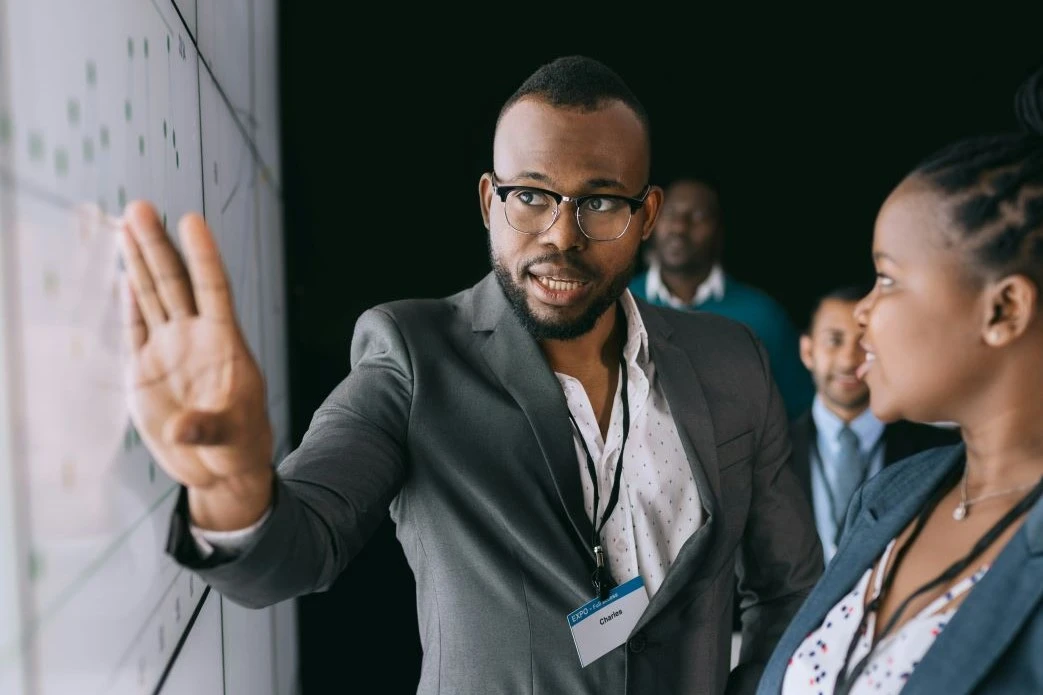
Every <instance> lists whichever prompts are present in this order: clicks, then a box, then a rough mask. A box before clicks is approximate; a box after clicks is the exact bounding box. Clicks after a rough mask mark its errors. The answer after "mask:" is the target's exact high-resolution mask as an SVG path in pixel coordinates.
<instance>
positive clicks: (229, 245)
mask: <svg viewBox="0 0 1043 695" xmlns="http://www.w3.org/2000/svg"><path fill="white" fill-rule="evenodd" d="M276 22H277V13H276V0H91V2H83V0H0V693H3V694H4V695H9V694H10V695H65V694H70V693H76V694H77V695H79V694H81V693H86V694H90V693H106V694H108V693H115V694H117V695H123V694H131V693H134V694H138V693H162V694H163V695H171V694H176V695H180V694H181V693H185V694H186V695H189V694H190V695H202V694H209V693H228V694H232V693H244V694H245V693H250V694H254V693H259V694H262V695H269V694H270V695H291V694H293V693H296V692H297V691H298V685H297V684H298V677H297V664H298V659H297V639H296V612H295V606H294V604H293V603H292V602H287V603H284V604H280V605H277V606H273V607H271V608H268V609H264V610H250V609H245V608H242V607H240V606H237V605H235V604H233V603H231V602H229V601H225V600H224V599H223V598H222V597H221V596H219V595H218V594H216V592H212V591H210V589H209V587H207V586H206V585H205V584H203V583H201V582H200V580H199V579H198V578H197V577H195V575H193V574H192V573H191V572H188V571H186V570H183V569H181V568H180V567H178V566H177V565H176V564H175V563H174V562H173V561H172V560H171V559H170V558H169V557H168V556H167V555H166V554H165V552H164V546H165V542H166V534H167V527H168V524H169V519H170V514H171V510H172V507H173V504H174V501H175V498H176V492H177V485H176V484H175V483H174V482H173V481H172V480H171V479H169V478H168V477H167V476H166V475H165V474H164V473H163V471H162V470H161V469H160V468H159V467H158V466H157V465H156V464H155V462H154V461H153V460H152V459H151V458H150V456H149V454H148V451H147V450H146V449H145V448H144V447H143V446H142V444H141V440H140V438H139V437H138V435H137V433H136V432H135V431H134V429H133V427H132V426H130V421H129V418H128V415H127V411H126V405H125V403H124V400H123V396H122V384H121V351H122V349H123V348H122V346H121V344H120V332H119V313H118V301H117V296H116V292H115V288H116V280H117V277H118V267H119V266H118V264H119V262H118V251H117V247H116V243H115V241H116V238H115V234H114V222H115V219H116V217H117V216H118V215H119V214H120V211H121V210H122V208H123V206H124V205H125V204H126V202H127V201H129V200H132V199H135V198H145V199H148V200H151V201H152V202H153V203H155V204H156V206H157V208H158V209H159V211H160V213H161V216H162V217H163V218H164V220H165V222H166V224H167V225H168V229H169V228H173V227H174V225H175V224H176V221H177V219H178V218H179V217H180V216H181V215H182V214H184V213H185V212H188V211H191V210H200V211H203V212H204V214H205V215H206V217H207V219H208V221H209V222H210V224H211V226H212V227H213V229H214V231H215V234H216V236H217V239H218V244H219V245H220V247H221V249H222V251H223V253H224V254H225V258H226V265H227V269H228V272H229V276H230V279H231V282H232V289H233V297H234V300H235V302H236V306H237V310H238V311H239V315H240V317H241V321H242V325H243V329H244V334H245V335H246V336H247V339H248V342H249V345H250V348H251V350H252V352H253V354H254V356H255V357H256V358H257V360H258V361H259V363H260V364H261V366H262V368H263V369H264V372H265V378H266V382H267V384H268V401H269V402H268V405H269V412H270V414H271V417H272V420H273V427H274V428H275V433H276V442H277V449H278V451H277V452H276V458H277V459H278V458H280V457H281V456H282V455H284V454H285V453H287V451H288V449H289V408H288V401H287V396H288V390H287V376H286V372H287V364H286V359H287V357H286V345H285V334H286V314H285V299H284V297H285V280H284V278H285V273H284V268H283V230H282V192H281V186H280V174H279V166H280V162H279V157H278V151H279V136H278V133H279V114H278V88H277V78H278V73H277V55H278V51H277V48H278V47H277V43H276V40H277V35H276V29H277V26H276ZM175 243H176V240H175Z"/></svg>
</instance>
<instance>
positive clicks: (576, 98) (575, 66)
mask: <svg viewBox="0 0 1043 695" xmlns="http://www.w3.org/2000/svg"><path fill="white" fill-rule="evenodd" d="M530 96H533V97H539V98H540V99H542V100H544V101H546V102H547V103H549V104H551V105H552V106H560V107H572V108H577V109H582V110H585V111H595V110H597V109H598V108H600V107H601V106H602V105H603V104H604V102H606V101H612V100H619V101H621V102H623V103H624V104H625V105H626V106H627V107H629V108H630V109H631V110H632V111H633V112H634V113H635V114H636V115H637V118H638V120H639V121H641V125H642V126H643V127H644V130H645V138H646V140H647V143H648V149H649V152H650V153H651V149H652V147H651V143H652V126H651V122H650V121H649V119H648V112H647V111H645V107H644V105H643V104H642V103H641V100H640V99H638V98H637V95H635V94H634V92H632V91H631V89H630V87H628V86H627V83H626V82H625V81H624V80H623V78H622V77H620V76H619V74H618V73H617V72H616V71H615V70H613V69H612V68H610V67H608V66H607V65H605V64H604V63H602V62H601V61H599V60H597V59H595V58H590V57H588V56H582V55H570V56H562V57H560V58H556V59H554V60H552V61H551V62H549V63H546V64H544V65H541V66H540V67H539V68H537V70H536V72H534V73H532V74H531V75H529V77H528V78H526V80H525V81H524V82H522V84H521V86H520V87H518V89H517V90H515V92H514V94H512V95H511V96H510V97H508V99H507V101H505V102H504V104H503V106H502V107H501V108H500V114H499V116H497V118H496V127H497V128H499V126H500V121H501V120H502V119H503V115H504V114H505V113H506V112H507V110H508V109H510V108H511V107H512V106H514V105H515V104H516V103H518V102H519V101H521V100H522V99H524V98H525V97H530Z"/></svg>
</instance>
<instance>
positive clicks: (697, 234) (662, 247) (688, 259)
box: [630, 178, 815, 420]
mask: <svg viewBox="0 0 1043 695" xmlns="http://www.w3.org/2000/svg"><path fill="white" fill-rule="evenodd" d="M723 237H724V224H723V222H722V219H721V206H720V198H719V196H718V194H717V191H716V189H715V188H714V187H713V186H711V185H710V184H708V183H707V182H705V181H701V180H696V179H689V178H685V179H679V180H677V181H675V182H673V183H672V184H671V185H670V186H669V187H668V188H667V189H666V197H665V198H664V200H663V206H662V208H661V209H660V212H659V219H658V221H657V222H656V226H655V230H654V231H653V233H652V237H651V239H650V245H649V249H648V250H649V258H648V265H649V268H648V271H647V272H645V273H642V274H640V275H637V276H636V277H634V279H633V280H631V282H630V291H631V292H632V293H633V294H634V295H636V296H638V297H641V298H642V299H645V300H647V301H649V302H651V303H653V304H659V305H663V306H673V307H675V308H678V309H694V310H699V311H711V312H713V313H715V314H723V315H724V316H728V317H730V318H733V319H736V320H737V321H740V322H742V323H744V324H746V325H747V326H749V327H750V329H751V330H752V331H753V332H754V334H755V335H756V336H757V337H758V338H760V340H761V341H762V342H763V343H764V347H765V348H766V349H767V351H768V357H769V359H770V360H771V369H772V373H773V375H774V376H775V382H776V383H777V384H778V386H779V391H780V393H781V394H782V399H783V401H785V404H786V412H787V414H788V415H789V417H790V419H791V420H792V419H794V418H796V417H797V416H798V415H800V414H801V413H802V412H804V411H805V410H807V409H808V408H809V407H810V406H811V401H812V399H813V398H814V396H815V387H814V384H813V383H812V381H811V378H810V377H809V376H808V372H807V370H806V369H805V368H804V365H803V364H801V362H800V338H799V333H798V331H797V329H796V327H795V326H794V325H793V322H792V321H791V319H790V317H789V315H788V314H787V313H786V310H785V309H784V308H783V307H782V305H781V304H779V303H778V302H777V301H776V300H775V299H773V298H772V297H770V296H769V295H768V294H766V293H765V292H763V291H761V290H759V289H757V288H756V287H753V286H751V285H747V284H744V283H741V282H739V281H738V280H736V279H735V278H733V277H731V276H730V275H728V273H726V272H725V271H724V269H723V268H722V267H721V250H722V247H723Z"/></svg>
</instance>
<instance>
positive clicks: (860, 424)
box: [811, 395, 884, 451]
mask: <svg viewBox="0 0 1043 695" xmlns="http://www.w3.org/2000/svg"><path fill="white" fill-rule="evenodd" d="M811 416H812V418H814V420H815V429H817V430H818V433H819V438H820V441H824V442H825V443H826V444H827V445H828V446H829V447H830V449H831V450H832V449H835V448H837V447H838V446H839V444H838V443H837V436H838V435H839V434H840V429H841V428H842V427H843V426H844V421H843V420H841V419H840V418H839V417H837V415H836V413H834V412H833V411H831V410H830V409H829V408H827V407H826V404H825V403H823V402H822V397H821V396H819V395H816V396H815V401H814V402H813V403H812V405H811ZM848 426H849V427H851V429H853V430H854V431H855V434H857V435H858V443H859V448H860V449H862V450H863V451H868V450H870V449H872V448H873V445H875V444H876V441H877V440H878V439H880V436H881V435H882V434H883V433H884V423H883V422H881V421H880V420H879V419H878V418H877V417H876V416H875V415H873V411H872V410H870V409H869V408H866V409H865V410H864V411H862V413H861V414H860V415H859V416H858V417H856V418H855V419H854V420H852V421H851V422H850V423H848Z"/></svg>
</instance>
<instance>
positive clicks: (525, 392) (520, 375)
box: [472, 274, 594, 560]
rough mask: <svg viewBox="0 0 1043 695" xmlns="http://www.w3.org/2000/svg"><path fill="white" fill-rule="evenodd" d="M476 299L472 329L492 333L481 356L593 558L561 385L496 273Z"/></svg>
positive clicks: (590, 528) (477, 290) (479, 287)
mask: <svg viewBox="0 0 1043 695" xmlns="http://www.w3.org/2000/svg"><path fill="white" fill-rule="evenodd" d="M474 301H475V307H474V320H473V324H472V325H473V328H474V330H476V331H480V332H485V331H491V333H489V336H488V339H487V340H486V341H485V343H484V345H483V346H482V354H483V356H484V357H485V360H486V362H487V363H488V364H489V367H490V368H491V369H492V371H493V372H494V373H495V374H496V376H497V378H499V380H500V382H501V383H502V384H503V386H504V388H505V389H507V392H508V393H510V394H511V396H512V397H513V398H514V400H515V401H517V403H518V406H519V407H520V408H521V409H522V411H523V412H524V413H525V416H526V418H527V419H528V420H529V424H530V425H531V426H532V431H533V434H534V435H535V436H536V440H537V441H538V442H539V446H540V450H541V451H542V452H543V457H544V462H545V464H546V466H547V469H548V471H549V473H550V477H551V479H552V480H553V481H554V488H555V490H556V491H557V493H558V498H559V500H560V501H561V506H562V508H563V509H564V511H565V515H566V516H567V518H568V519H569V522H570V525H571V526H572V530H573V532H574V533H575V536H576V540H577V541H578V542H579V544H580V546H581V547H583V548H584V549H585V552H586V553H587V555H588V556H589V557H590V558H591V560H593V557H594V552H593V549H592V548H591V547H590V539H591V536H592V534H593V526H592V524H591V522H590V519H589V518H588V517H587V512H586V508H585V507H584V504H583V489H582V487H581V481H580V478H579V464H578V462H577V461H576V450H575V444H574V443H573V437H572V427H571V425H570V422H569V411H568V405H567V403H566V402H565V396H564V394H563V393H562V390H561V384H560V383H559V382H558V380H557V377H555V376H554V372H552V371H551V369H550V368H549V367H548V366H547V361H546V359H545V358H544V356H543V353H542V352H540V349H539V346H538V345H537V343H536V341H535V340H533V338H532V336H531V335H530V334H529V333H528V332H527V331H526V330H525V328H524V327H523V326H522V325H521V323H520V322H519V321H518V319H517V318H516V317H515V315H514V312H513V311H512V310H511V309H510V307H509V306H508V304H507V300H506V298H505V297H504V296H503V292H502V290H501V289H500V286H499V285H498V284H497V282H496V279H495V277H494V276H493V275H492V274H490V275H488V276H486V278H485V280H483V281H482V282H480V283H479V284H478V285H477V286H476V287H475V298H474Z"/></svg>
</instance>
